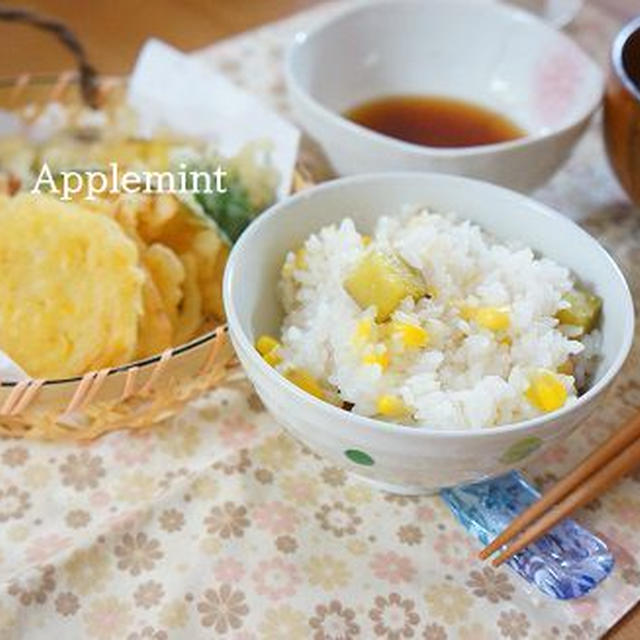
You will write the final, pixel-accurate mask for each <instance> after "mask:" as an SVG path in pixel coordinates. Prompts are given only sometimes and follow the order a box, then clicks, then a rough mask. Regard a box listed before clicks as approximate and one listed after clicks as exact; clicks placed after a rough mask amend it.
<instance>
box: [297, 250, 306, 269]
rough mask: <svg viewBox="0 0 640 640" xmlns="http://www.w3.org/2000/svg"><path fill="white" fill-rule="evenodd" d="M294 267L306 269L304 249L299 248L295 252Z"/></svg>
mask: <svg viewBox="0 0 640 640" xmlns="http://www.w3.org/2000/svg"><path fill="white" fill-rule="evenodd" d="M295 265H296V269H306V268H307V266H308V265H307V250H306V249H305V248H304V247H300V249H298V250H297V251H296V259H295Z"/></svg>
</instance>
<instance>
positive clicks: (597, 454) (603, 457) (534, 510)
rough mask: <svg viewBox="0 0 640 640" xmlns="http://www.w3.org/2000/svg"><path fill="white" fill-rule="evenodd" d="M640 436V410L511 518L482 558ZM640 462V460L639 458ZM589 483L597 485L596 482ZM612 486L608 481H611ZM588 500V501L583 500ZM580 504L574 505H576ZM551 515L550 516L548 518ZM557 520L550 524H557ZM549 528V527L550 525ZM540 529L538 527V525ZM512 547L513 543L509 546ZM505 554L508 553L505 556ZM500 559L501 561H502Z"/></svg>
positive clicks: (555, 504) (580, 486)
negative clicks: (532, 502) (559, 479)
mask: <svg viewBox="0 0 640 640" xmlns="http://www.w3.org/2000/svg"><path fill="white" fill-rule="evenodd" d="M639 439H640V413H638V414H637V415H635V416H634V417H633V418H632V419H631V420H630V421H629V422H628V423H627V424H626V425H625V426H624V427H623V428H622V429H620V430H619V431H617V432H616V433H615V434H614V435H613V436H611V437H610V438H609V439H608V440H607V441H606V442H605V443H604V444H603V445H601V446H600V447H598V448H597V449H596V450H595V451H594V452H593V453H592V454H590V455H589V456H587V457H586V458H585V459H584V460H583V461H582V462H580V463H579V464H578V466H576V467H575V468H574V469H573V471H571V472H570V473H569V475H567V476H566V477H565V478H563V479H562V480H561V481H560V482H558V483H557V484H556V485H554V486H553V487H552V488H551V489H550V490H549V491H547V492H546V493H545V494H544V495H543V496H542V497H541V498H540V500H538V501H537V502H535V503H534V504H532V505H531V506H530V507H529V508H528V509H526V510H525V511H523V512H522V513H521V514H520V515H519V516H518V517H517V518H515V519H514V520H513V522H511V524H510V525H509V526H508V527H507V528H506V529H505V530H504V531H502V533H500V534H499V535H498V536H497V537H496V538H494V540H492V541H491V542H490V543H489V544H488V545H487V546H486V547H485V548H484V549H483V550H482V551H481V552H480V554H479V556H480V558H482V559H483V560H484V559H485V558H488V557H489V556H490V555H491V554H492V553H494V552H495V551H497V550H498V549H499V548H500V547H502V546H503V545H505V544H506V543H508V542H509V541H510V540H512V539H513V538H515V537H516V536H517V535H518V534H520V533H522V532H523V531H525V529H526V527H528V526H529V525H530V524H532V523H533V522H534V521H536V520H537V519H538V518H539V517H540V516H542V515H543V514H544V513H545V512H547V511H548V510H549V509H551V508H552V507H557V506H558V503H559V502H560V501H561V500H562V499H563V498H565V497H566V496H568V495H569V494H570V493H571V492H572V491H574V490H575V489H577V488H582V489H583V488H584V486H586V483H587V481H589V480H590V478H592V477H595V476H596V475H597V474H598V473H599V472H600V471H601V470H602V471H603V470H604V469H605V468H606V465H607V464H608V463H611V462H612V461H613V460H615V459H617V458H616V456H617V455H618V454H619V453H620V452H625V450H626V449H627V447H629V446H630V445H632V443H634V442H637V441H638V440H639ZM638 462H640V460H638ZM629 465H630V467H629V469H628V470H630V469H632V468H633V466H634V465H633V464H632V463H631V461H630V460H629ZM624 473H626V471H623V472H621V475H624ZM619 477H620V476H617V477H615V478H613V480H612V482H614V481H615V480H617V479H618V478H619ZM600 478H601V479H603V478H605V476H600ZM589 486H591V487H594V485H593V484H590V485H589ZM607 486H608V485H607ZM597 493H598V492H596V493H594V494H593V495H592V496H591V498H593V497H595V496H596V495H597ZM581 495H583V496H584V491H582V492H581ZM591 498H589V499H587V500H585V502H588V501H589V500H590V499H591ZM582 504H584V503H582ZM575 508H577V507H575V506H574V507H572V509H575ZM556 512H557V509H554V511H553V513H556ZM565 515H568V512H567V513H564V514H563V515H562V516H560V517H559V518H558V520H560V519H561V518H562V517H564V516H565ZM548 520H549V519H548V518H547V521H548ZM558 520H555V521H554V522H553V524H556V522H557V521H558ZM553 524H551V525H549V526H553ZM547 528H548V527H547ZM536 530H537V528H536ZM544 531H546V529H545V530H543V531H541V532H540V533H538V534H537V535H536V538H537V537H539V536H540V535H542V533H544ZM534 539H535V538H532V537H529V535H528V534H527V542H526V543H525V544H523V545H521V546H519V548H518V549H517V550H514V551H511V552H510V553H509V555H505V553H503V554H501V556H500V557H499V558H496V560H495V562H494V564H495V563H497V564H500V563H502V562H503V561H504V560H506V559H507V557H509V556H510V555H512V554H513V553H516V551H519V550H520V549H522V548H524V547H525V546H526V545H527V544H530V543H531V542H532V541H533V540H534ZM509 549H511V547H510V548H509ZM503 556H504V557H503ZM498 561H499V562H498Z"/></svg>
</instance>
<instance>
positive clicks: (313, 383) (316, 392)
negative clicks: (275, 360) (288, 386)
mask: <svg viewBox="0 0 640 640" xmlns="http://www.w3.org/2000/svg"><path fill="white" fill-rule="evenodd" d="M285 378H286V379H287V380H289V382H293V384H295V385H296V387H299V388H300V389H302V390H303V391H306V392H307V393H309V394H311V395H312V396H315V397H316V398H320V400H324V397H325V394H324V389H323V388H322V387H321V386H320V383H319V382H318V381H317V380H316V379H315V378H314V377H313V376H312V375H311V374H310V373H309V372H308V371H307V370H306V369H289V371H287V372H286V373H285Z"/></svg>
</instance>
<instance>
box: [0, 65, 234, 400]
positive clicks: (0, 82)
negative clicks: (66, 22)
mask: <svg viewBox="0 0 640 640" xmlns="http://www.w3.org/2000/svg"><path fill="white" fill-rule="evenodd" d="M64 75H66V76H68V79H69V82H70V83H74V84H78V80H79V74H78V72H77V71H75V70H69V71H61V72H57V73H56V72H50V73H24V74H18V75H5V76H0V90H2V89H10V88H12V87H14V86H15V85H16V83H17V82H19V81H20V78H22V77H25V76H28V78H29V85H38V86H46V85H55V83H56V82H57V81H58V80H59V79H60V77H61V76H64ZM128 78H129V75H128V74H107V75H101V76H100V78H99V81H104V80H118V81H121V82H126V81H127V79H128ZM220 331H222V332H223V333H227V332H228V328H227V325H226V323H223V324H220V325H219V326H217V327H215V329H211V330H210V331H207V332H206V333H204V334H202V335H201V336H197V337H195V338H193V339H192V340H190V341H189V342H185V343H183V344H180V345H177V346H174V347H171V348H170V349H169V353H170V355H171V357H174V356H178V355H182V354H183V353H187V352H188V351H190V350H191V349H196V348H197V347H200V346H202V345H204V344H206V343H208V342H210V341H211V340H213V339H214V338H216V337H217V336H218V333H219V332H220ZM162 355H163V354H162V353H157V354H154V355H152V356H148V357H146V358H141V359H139V360H132V361H131V362H127V363H125V364H121V365H118V366H115V367H112V368H108V373H107V376H111V375H114V374H118V373H123V372H125V371H128V370H129V369H133V368H134V367H148V366H149V365H152V364H155V363H156V362H158V361H159V360H160V359H161V358H162ZM95 372H96V371H95V370H92V371H87V372H85V373H83V374H82V375H77V376H70V377H67V378H47V379H45V380H43V382H42V384H43V386H53V385H58V384H71V383H77V382H80V381H81V380H82V379H83V378H85V377H86V376H87V375H90V374H92V373H95ZM29 378H30V379H33V378H31V377H29ZM19 383H20V380H2V381H0V388H11V387H15V386H16V385H17V384H19Z"/></svg>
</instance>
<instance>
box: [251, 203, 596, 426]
mask: <svg viewBox="0 0 640 640" xmlns="http://www.w3.org/2000/svg"><path fill="white" fill-rule="evenodd" d="M279 287H280V295H281V299H282V304H283V307H284V311H285V315H284V320H283V324H282V327H281V335H280V337H279V339H278V338H275V337H272V336H267V335H265V336H261V337H260V338H259V339H258V340H257V343H256V348H257V350H258V351H259V352H260V354H261V355H262V356H263V358H264V359H265V360H266V361H267V362H268V363H269V364H270V365H271V366H273V367H275V368H276V369H277V370H278V371H279V372H280V373H281V374H282V375H283V376H285V377H286V378H288V379H289V380H290V381H291V382H293V383H294V384H296V385H297V386H299V387H301V388H302V389H304V390H305V391H307V392H309V393H311V394H312V395H314V396H316V397H318V398H321V399H323V400H325V401H327V402H331V403H333V404H335V405H337V406H340V407H342V408H343V409H345V410H348V411H353V412H354V413H357V414H360V415H363V416H370V417H375V418H378V419H383V420H388V421H392V422H399V423H402V424H406V425H408V426H415V427H428V428H433V429H478V428H483V427H492V426H496V425H500V424H506V423H513V422H518V421H521V420H526V419H529V418H533V417H536V416H539V415H542V414H544V413H547V412H550V411H555V410H557V409H560V408H561V407H564V406H569V405H571V404H572V403H574V402H575V401H576V398H577V396H578V395H579V393H580V392H581V391H582V390H584V388H585V387H586V385H587V384H588V382H589V376H590V375H591V373H592V372H593V369H594V367H595V366H596V364H597V361H598V354H599V349H600V340H601V335H600V331H599V330H598V328H597V325H598V321H599V316H600V310H601V300H600V299H599V298H598V297H597V296H595V295H593V294H592V293H590V292H589V291H587V290H586V289H584V288H582V287H581V286H580V285H579V284H578V283H577V282H576V280H575V278H574V277H573V276H572V274H571V273H570V271H569V270H568V269H567V268H565V267H563V266H561V265H558V264H557V263H555V262H554V261H553V260H550V259H548V258H545V257H540V256H537V255H536V254H535V253H534V252H533V251H532V250H531V249H529V248H527V247H523V246H522V245H517V244H515V243H510V242H500V241H498V240H497V239H495V238H493V237H492V236H491V235H490V234H488V233H486V232H485V231H483V230H482V229H481V228H480V227H478V226H477V225H475V224H473V223H470V222H468V221H461V220H459V219H458V218H457V217H456V216H455V215H452V214H446V215H443V214H439V213H434V212H432V211H429V210H427V209H424V208H419V209H416V208H415V207H413V208H410V207H407V208H406V210H405V211H403V212H402V213H401V215H399V216H394V217H383V218H381V219H380V220H379V221H378V223H377V226H376V229H375V232H374V233H373V235H372V236H367V235H363V234H361V233H359V232H358V230H357V229H356V227H355V225H354V223H353V221H352V220H351V219H349V218H347V219H344V220H343V221H342V222H341V223H340V224H339V225H332V226H328V227H325V228H323V229H321V230H320V231H319V232H318V233H316V234H313V235H311V236H310V237H309V238H308V239H307V240H306V242H305V243H304V245H303V246H302V247H300V248H299V249H298V250H297V251H291V252H290V253H289V254H288V255H287V257H286V260H285V262H284V265H283V267H282V273H281V279H280V285H279Z"/></svg>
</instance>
